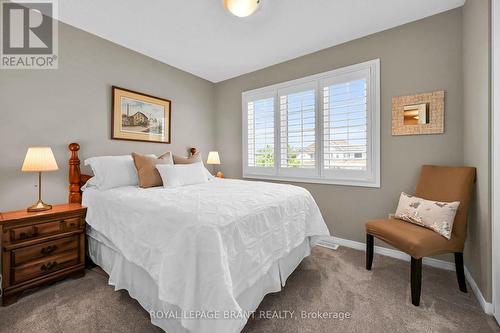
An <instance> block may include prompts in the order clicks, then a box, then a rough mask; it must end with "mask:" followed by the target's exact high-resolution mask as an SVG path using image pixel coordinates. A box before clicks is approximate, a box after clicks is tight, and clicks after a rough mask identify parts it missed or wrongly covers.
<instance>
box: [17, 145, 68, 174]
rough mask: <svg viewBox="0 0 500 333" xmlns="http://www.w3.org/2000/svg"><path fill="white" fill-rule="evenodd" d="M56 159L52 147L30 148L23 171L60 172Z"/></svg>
mask: <svg viewBox="0 0 500 333" xmlns="http://www.w3.org/2000/svg"><path fill="white" fill-rule="evenodd" d="M58 169H59V168H58V167H57V163H56V159H55V158H54V154H53V153H52V149H50V147H31V148H28V152H27V153H26V157H25V158H24V163H23V167H22V169H21V170H22V171H24V172H41V171H55V170H58Z"/></svg>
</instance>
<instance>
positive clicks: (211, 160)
mask: <svg viewBox="0 0 500 333" xmlns="http://www.w3.org/2000/svg"><path fill="white" fill-rule="evenodd" d="M207 164H212V165H214V173H215V170H216V169H215V168H216V167H215V166H216V165H220V158H219V152H217V151H211V152H209V153H208V158H207ZM215 176H216V177H219V178H224V174H223V173H222V172H220V171H218V172H217V173H215Z"/></svg>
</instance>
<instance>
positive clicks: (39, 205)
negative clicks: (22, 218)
mask: <svg viewBox="0 0 500 333" xmlns="http://www.w3.org/2000/svg"><path fill="white" fill-rule="evenodd" d="M49 209H52V205H47V204H46V203H44V202H43V201H42V200H38V201H37V202H36V203H35V204H33V205H31V206H29V207H28V209H27V210H28V212H43V211H45V210H49Z"/></svg>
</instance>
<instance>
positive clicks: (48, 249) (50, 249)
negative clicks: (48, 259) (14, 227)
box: [40, 245, 57, 255]
mask: <svg viewBox="0 0 500 333" xmlns="http://www.w3.org/2000/svg"><path fill="white" fill-rule="evenodd" d="M55 250H57V245H49V246H47V247H44V248H43V249H42V250H41V251H40V253H41V254H45V255H47V254H51V253H52V252H54V251H55Z"/></svg>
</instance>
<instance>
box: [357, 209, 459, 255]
mask: <svg viewBox="0 0 500 333" xmlns="http://www.w3.org/2000/svg"><path fill="white" fill-rule="evenodd" d="M366 233H368V234H370V235H373V236H375V237H377V238H379V239H381V240H383V241H384V242H386V243H388V244H391V245H392V246H394V247H395V248H397V249H399V250H401V251H403V252H406V253H408V254H409V255H410V256H412V257H413V258H415V259H420V258H422V257H427V256H430V255H435V254H441V253H448V252H462V251H463V242H460V241H459V240H458V239H456V238H453V237H452V239H450V240H447V239H446V238H444V237H442V236H441V235H439V234H437V233H435V232H434V231H432V230H430V229H427V228H424V227H421V226H418V225H415V224H411V223H407V222H404V221H401V220H397V219H388V220H372V221H368V222H367V223H366Z"/></svg>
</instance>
